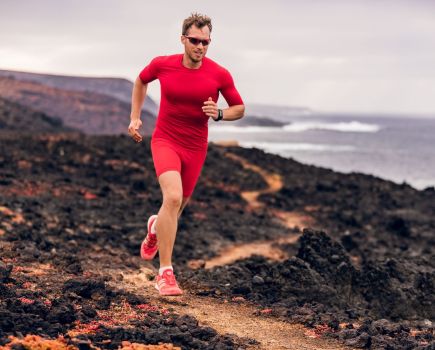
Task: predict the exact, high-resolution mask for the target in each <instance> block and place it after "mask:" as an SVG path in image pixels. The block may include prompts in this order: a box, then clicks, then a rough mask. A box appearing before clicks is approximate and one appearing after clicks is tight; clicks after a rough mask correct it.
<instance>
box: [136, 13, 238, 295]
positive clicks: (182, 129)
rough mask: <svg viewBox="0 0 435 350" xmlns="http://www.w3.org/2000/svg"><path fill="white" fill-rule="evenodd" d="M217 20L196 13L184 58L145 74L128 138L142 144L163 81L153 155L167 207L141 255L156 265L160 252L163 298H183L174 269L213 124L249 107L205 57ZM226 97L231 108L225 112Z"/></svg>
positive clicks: (168, 59) (150, 228) (163, 59)
mask: <svg viewBox="0 0 435 350" xmlns="http://www.w3.org/2000/svg"><path fill="white" fill-rule="evenodd" d="M211 30H212V24H211V19H210V18H209V17H207V16H204V15H201V14H198V13H193V14H192V15H191V16H190V17H188V18H186V19H185V20H184V22H183V27H182V35H181V43H182V44H183V45H184V53H183V54H175V55H170V56H158V57H155V58H154V59H153V60H151V62H150V63H149V64H148V65H147V66H146V67H145V68H144V69H143V70H142V71H141V72H140V74H139V76H138V77H137V79H136V81H135V83H134V87H133V93H132V108H131V115H130V119H131V122H130V126H129V127H128V132H129V134H130V135H131V137H132V138H133V139H134V140H135V141H136V142H141V141H142V136H141V135H140V133H139V131H138V130H139V128H140V126H141V125H142V122H141V120H140V113H141V109H142V104H143V102H144V99H145V96H146V92H147V87H148V84H149V83H150V82H152V81H153V80H155V79H158V80H159V81H160V86H161V100H160V109H159V114H158V117H157V122H156V127H155V129H154V131H153V134H152V137H151V153H152V158H153V162H154V168H155V172H156V176H157V178H158V182H159V184H160V188H161V191H162V196H163V201H162V206H161V207H160V210H159V211H158V214H157V215H151V216H150V217H149V219H148V223H147V236H146V237H145V239H144V241H143V242H142V245H141V249H140V254H141V257H142V258H143V259H145V260H151V259H153V258H154V256H155V255H156V253H157V250H159V257H160V269H159V274H158V276H157V277H156V285H155V287H156V289H157V290H158V291H159V293H160V295H180V294H182V293H183V292H182V290H181V289H180V287H179V286H178V284H177V281H176V279H175V275H174V272H173V268H172V250H173V247H174V242H175V237H176V232H177V227H178V219H179V218H180V215H181V213H182V211H183V209H184V208H185V207H186V205H187V202H188V201H189V199H190V198H191V196H192V193H193V190H194V188H195V185H196V183H197V181H198V178H199V175H200V173H201V169H202V166H203V164H204V161H205V158H206V155H207V146H208V121H209V118H212V119H213V120H214V121H216V122H218V121H220V120H226V121H230V120H237V119H240V118H242V117H243V115H244V111H245V107H244V104H243V101H242V98H241V97H240V95H239V93H238V92H237V90H236V88H235V86H234V81H233V78H232V77H231V75H230V73H229V72H228V71H227V70H226V69H225V68H224V67H222V66H220V65H218V64H217V63H216V62H214V61H212V60H211V59H209V58H207V57H205V55H206V53H207V49H208V47H209V45H210V42H211V39H210V33H211ZM219 93H221V94H222V95H223V97H224V98H225V100H226V102H227V103H228V106H229V107H228V108H226V109H219V108H218V106H217V104H216V103H217V100H218V97H219Z"/></svg>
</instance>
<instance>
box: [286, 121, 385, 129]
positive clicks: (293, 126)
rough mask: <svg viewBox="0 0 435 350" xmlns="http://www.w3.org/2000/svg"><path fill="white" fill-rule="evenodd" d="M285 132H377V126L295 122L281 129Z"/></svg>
mask: <svg viewBox="0 0 435 350" xmlns="http://www.w3.org/2000/svg"><path fill="white" fill-rule="evenodd" d="M283 129H284V130H285V131H290V132H302V131H306V130H331V131H341V132H378V131H379V130H380V126H379V125H377V124H368V123H361V122H358V121H355V120H353V121H351V122H338V123H325V122H296V123H293V124H288V125H285V126H284V127H283Z"/></svg>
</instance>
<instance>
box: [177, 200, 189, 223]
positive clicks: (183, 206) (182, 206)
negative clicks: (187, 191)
mask: <svg viewBox="0 0 435 350" xmlns="http://www.w3.org/2000/svg"><path fill="white" fill-rule="evenodd" d="M190 198H191V196H189V197H183V201H182V202H181V208H180V210H179V211H178V218H180V216H181V213H182V212H183V210H184V208H186V205H187V202H189V199H190Z"/></svg>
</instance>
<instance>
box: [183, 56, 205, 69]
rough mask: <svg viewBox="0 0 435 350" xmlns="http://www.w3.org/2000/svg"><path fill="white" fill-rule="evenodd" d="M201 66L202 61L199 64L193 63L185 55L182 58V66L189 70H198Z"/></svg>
mask: <svg viewBox="0 0 435 350" xmlns="http://www.w3.org/2000/svg"><path fill="white" fill-rule="evenodd" d="M201 65H202V60H201V61H199V62H193V61H192V60H191V59H190V58H189V56H188V55H187V54H184V56H183V66H184V67H186V68H190V69H198V68H199V67H201Z"/></svg>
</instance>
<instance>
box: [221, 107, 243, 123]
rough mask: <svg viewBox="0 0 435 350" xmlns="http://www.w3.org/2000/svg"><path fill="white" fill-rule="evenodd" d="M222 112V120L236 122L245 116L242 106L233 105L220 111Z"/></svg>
mask: <svg viewBox="0 0 435 350" xmlns="http://www.w3.org/2000/svg"><path fill="white" fill-rule="evenodd" d="M222 111H223V112H224V118H223V119H222V120H237V119H240V118H243V116H244V115H245V106H244V105H235V106H231V107H228V108H225V109H223V110H222Z"/></svg>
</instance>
